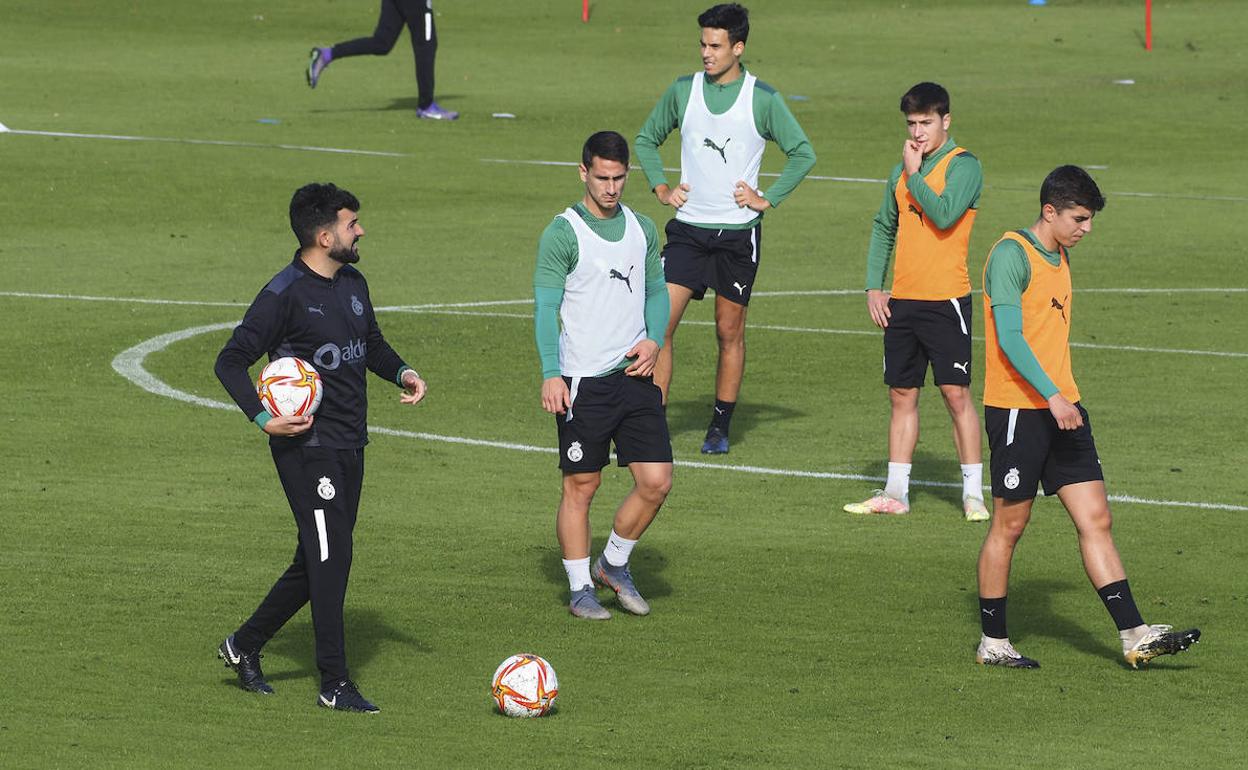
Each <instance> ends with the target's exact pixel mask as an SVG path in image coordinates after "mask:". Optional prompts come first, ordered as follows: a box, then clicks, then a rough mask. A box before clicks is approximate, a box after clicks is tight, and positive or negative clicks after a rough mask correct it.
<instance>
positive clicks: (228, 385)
mask: <svg viewBox="0 0 1248 770" xmlns="http://www.w3.org/2000/svg"><path fill="white" fill-rule="evenodd" d="M258 359H259V356H255V357H252V358H250V359H249V357H248V354H247V353H245V352H244V351H243V350H242V349H241V348H239V347H238V346H236V345H235V344H234V339H233V338H231V340H230V342H229V343H227V344H226V346H225V347H224V348H222V350H221V352H220V354H218V355H217V362H216V365H215V366H214V367H213V371H214V372H215V373H216V375H217V379H218V380H220V381H221V385H222V386H223V387H224V388H225V392H226V393H229V394H230V398H231V399H233V400H234V403H235V404H237V405H238V408H239V409H240V410H242V412H243V414H245V415H246V416H247V419H249V420H253V421H254V420H255V419H256V417H257V416H259V415H261V414H268V413H267V412H265V411H264V407H263V406H262V405H261V404H260V398H259V397H258V396H257V395H256V386H255V383H253V382H252V381H251V376H250V375H249V374H247V369H248V368H249V367H250V366H251V365H252V364H254V363H255V362H256V361H257V360H258ZM261 427H263V425H261Z"/></svg>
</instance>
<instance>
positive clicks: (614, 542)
mask: <svg viewBox="0 0 1248 770" xmlns="http://www.w3.org/2000/svg"><path fill="white" fill-rule="evenodd" d="M635 545H637V541H636V540H628V539H625V538H622V537H620V536H619V535H617V534H615V530H614V529H613V530H611V537H609V538H607V547H606V548H603V549H602V555H603V557H605V558H606V560H607V564H610V565H611V566H612V567H623V566H624V565H625V564H628V557H629V555H630V554H632V552H633V546H635Z"/></svg>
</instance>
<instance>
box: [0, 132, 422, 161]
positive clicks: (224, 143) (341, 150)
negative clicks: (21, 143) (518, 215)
mask: <svg viewBox="0 0 1248 770" xmlns="http://www.w3.org/2000/svg"><path fill="white" fill-rule="evenodd" d="M0 133H6V134H16V135H19V136H50V137H57V138H64V139H110V140H112V141H115V142H164V143H166V144H198V145H209V146H213V147H249V148H258V149H267V150H299V151H302V152H330V153H336V154H339V155H371V156H375V157H381V158H408V157H411V156H410V155H408V154H407V153H405V152H385V151H382V150H353V149H350V148H346V147H313V146H310V145H304V144H265V143H263V142H235V141H229V140H226V139H180V138H177V137H171V136H127V135H125V134H80V133H74V132H71V131H28V130H19V129H16V128H10V129H8V130H7V131H3V132H0Z"/></svg>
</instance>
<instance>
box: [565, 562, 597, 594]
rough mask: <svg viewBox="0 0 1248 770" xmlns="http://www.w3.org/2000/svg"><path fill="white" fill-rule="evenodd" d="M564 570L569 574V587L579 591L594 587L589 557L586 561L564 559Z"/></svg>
mask: <svg viewBox="0 0 1248 770" xmlns="http://www.w3.org/2000/svg"><path fill="white" fill-rule="evenodd" d="M563 569H564V571H565V572H567V573H568V587H569V588H571V589H572V590H573V591H579V590H581V589H582V588H584V587H585V586H589V585H593V584H594V581H593V580H591V579H590V577H589V557H588V556H586V557H585V558H584V559H564V560H563Z"/></svg>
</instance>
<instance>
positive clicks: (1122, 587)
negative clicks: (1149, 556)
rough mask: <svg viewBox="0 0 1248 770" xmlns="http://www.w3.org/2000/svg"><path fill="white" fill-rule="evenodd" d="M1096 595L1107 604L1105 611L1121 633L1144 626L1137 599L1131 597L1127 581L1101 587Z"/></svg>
mask: <svg viewBox="0 0 1248 770" xmlns="http://www.w3.org/2000/svg"><path fill="white" fill-rule="evenodd" d="M1096 593H1097V594H1099V595H1100V597H1101V601H1103V602H1105V609H1107V610H1109V614H1110V617H1112V618H1113V619H1114V625H1116V626H1118V630H1119V631H1126V630H1127V629H1128V628H1135V627H1136V626H1142V625H1144V618H1142V617H1140V610H1139V608H1138V607H1136V606H1135V597H1133V596H1132V595H1131V586H1129V585H1127V581H1126V580H1119V581H1117V582H1115V583H1110V584H1109V585H1104V586H1101V587H1100V588H1098V589H1096Z"/></svg>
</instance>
